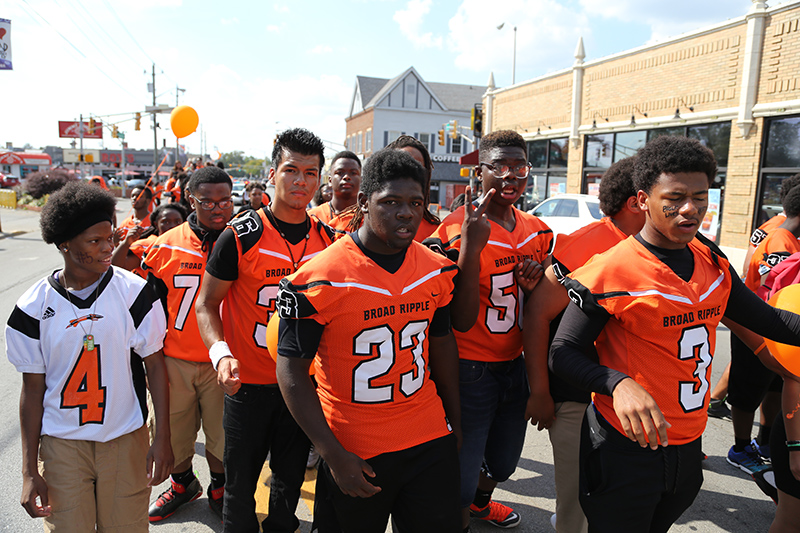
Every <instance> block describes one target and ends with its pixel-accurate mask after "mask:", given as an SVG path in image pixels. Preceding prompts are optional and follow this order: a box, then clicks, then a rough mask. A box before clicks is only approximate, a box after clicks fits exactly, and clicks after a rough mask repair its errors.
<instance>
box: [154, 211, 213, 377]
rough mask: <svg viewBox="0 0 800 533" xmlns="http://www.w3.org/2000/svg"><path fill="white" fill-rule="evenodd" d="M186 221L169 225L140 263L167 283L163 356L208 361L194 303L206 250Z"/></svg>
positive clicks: (201, 277) (209, 360) (204, 262)
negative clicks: (173, 225) (172, 226)
mask: <svg viewBox="0 0 800 533" xmlns="http://www.w3.org/2000/svg"><path fill="white" fill-rule="evenodd" d="M201 248H202V242H201V241H200V239H199V238H198V237H197V235H196V234H195V232H194V231H192V229H191V228H190V227H189V223H188V222H184V223H183V224H181V225H180V226H177V227H175V228H172V229H171V230H169V231H167V232H166V233H164V234H163V235H161V236H160V237H158V238H157V239H156V241H155V243H153V245H152V246H151V247H150V248H149V249H148V250H147V255H146V257H145V258H144V261H143V262H142V266H143V267H144V271H145V272H148V273H152V274H153V275H154V276H155V277H157V278H158V279H160V280H161V281H163V282H164V284H165V285H166V286H167V314H168V317H167V336H166V338H165V339H164V355H166V356H169V357H174V358H176V359H185V360H187V361H195V362H198V363H210V362H211V359H209V357H208V349H207V348H206V345H205V344H203V339H201V338H200V329H199V328H198V327H197V318H196V317H195V314H194V302H195V299H196V298H197V293H198V292H199V291H200V284H201V281H202V279H203V272H205V269H206V259H208V258H207V256H206V252H204V251H203V250H202V249H201Z"/></svg>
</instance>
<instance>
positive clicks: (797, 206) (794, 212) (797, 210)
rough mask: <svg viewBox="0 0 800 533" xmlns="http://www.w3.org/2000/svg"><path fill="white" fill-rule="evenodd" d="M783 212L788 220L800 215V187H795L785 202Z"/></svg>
mask: <svg viewBox="0 0 800 533" xmlns="http://www.w3.org/2000/svg"><path fill="white" fill-rule="evenodd" d="M783 211H784V213H786V217H787V218H792V217H796V216H798V215H800V187H795V188H794V189H792V190H791V191H789V194H787V195H786V198H784V200H783Z"/></svg>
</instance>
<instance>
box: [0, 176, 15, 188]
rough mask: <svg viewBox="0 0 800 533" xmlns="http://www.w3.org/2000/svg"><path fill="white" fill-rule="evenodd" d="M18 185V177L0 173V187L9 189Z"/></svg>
mask: <svg viewBox="0 0 800 533" xmlns="http://www.w3.org/2000/svg"><path fill="white" fill-rule="evenodd" d="M17 185H19V178H18V177H17V176H14V175H12V174H0V187H2V188H7V189H10V188H11V187H16V186H17Z"/></svg>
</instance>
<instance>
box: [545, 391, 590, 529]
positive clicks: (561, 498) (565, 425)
mask: <svg viewBox="0 0 800 533" xmlns="http://www.w3.org/2000/svg"><path fill="white" fill-rule="evenodd" d="M555 407H556V420H555V422H554V423H553V425H552V427H550V431H549V432H550V444H552V446H553V465H554V467H555V474H556V530H557V531H558V533H586V532H587V531H588V529H589V525H588V523H587V522H586V516H585V515H584V514H583V509H581V504H580V501H578V494H579V490H580V489H579V487H578V482H579V480H580V471H579V469H580V452H581V425H582V424H583V415H584V413H585V412H586V407H587V404H585V403H579V402H558V403H556V406H555Z"/></svg>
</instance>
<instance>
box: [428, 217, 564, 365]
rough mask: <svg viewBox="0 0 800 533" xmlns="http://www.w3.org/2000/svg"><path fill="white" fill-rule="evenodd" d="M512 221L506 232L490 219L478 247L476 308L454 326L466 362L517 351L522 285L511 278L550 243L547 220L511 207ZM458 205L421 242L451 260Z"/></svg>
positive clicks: (457, 238) (457, 237) (457, 244)
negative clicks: (467, 320)
mask: <svg viewBox="0 0 800 533" xmlns="http://www.w3.org/2000/svg"><path fill="white" fill-rule="evenodd" d="M514 216H515V217H516V221H517V223H516V226H515V227H514V231H507V230H506V229H505V228H503V227H501V226H499V225H498V224H496V223H494V222H491V225H492V232H491V235H490V236H489V242H488V243H487V244H486V247H485V248H484V249H483V251H482V252H481V272H480V291H481V294H480V310H479V311H478V320H477V322H476V323H475V325H474V326H473V327H472V328H471V329H470V330H469V331H467V332H464V333H462V332H460V331H456V332H455V335H456V340H457V341H458V355H459V357H460V358H461V359H469V360H472V361H493V362H496V361H510V360H512V359H514V358H516V357H518V356H519V355H520V354H521V353H522V308H523V304H524V301H523V294H522V289H521V288H520V287H519V286H518V285H517V281H516V279H515V278H514V267H515V266H516V265H517V263H519V262H521V261H523V260H525V259H532V260H534V261H536V262H539V263H542V262H544V260H545V258H546V257H547V254H549V253H550V251H551V248H552V246H553V231H552V230H551V229H550V228H548V227H547V224H545V223H544V222H542V221H541V220H539V219H538V218H536V217H534V216H533V215H529V214H527V213H525V212H523V211H520V210H518V209H516V208H515V209H514ZM463 220H464V207H463V206H462V207H459V208H458V209H457V210H456V211H453V212H452V213H450V214H449V215H448V216H447V217H446V218H445V219H444V220H443V221H442V223H441V225H440V226H439V228H438V229H437V230H436V231H435V232H434V233H433V235H431V236H430V237H429V238H428V239H426V240H425V244H426V245H427V246H430V247H431V248H432V249H434V250H436V251H442V252H443V253H445V254H446V255H447V256H448V257H449V258H450V259H452V260H453V261H457V260H458V252H459V251H460V250H461V223H462V222H463Z"/></svg>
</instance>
